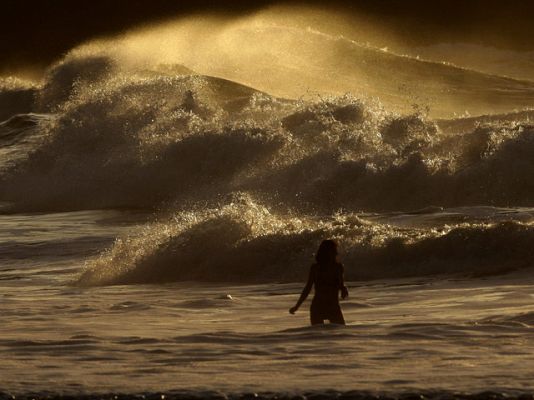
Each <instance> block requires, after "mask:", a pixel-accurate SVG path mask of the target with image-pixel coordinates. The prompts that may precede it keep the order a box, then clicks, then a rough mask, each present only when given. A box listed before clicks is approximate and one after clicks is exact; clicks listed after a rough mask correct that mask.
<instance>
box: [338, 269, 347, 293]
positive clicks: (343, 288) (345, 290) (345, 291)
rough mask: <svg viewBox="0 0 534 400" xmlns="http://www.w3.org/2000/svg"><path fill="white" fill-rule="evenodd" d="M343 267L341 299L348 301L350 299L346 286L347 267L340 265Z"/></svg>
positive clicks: (340, 285)
mask: <svg viewBox="0 0 534 400" xmlns="http://www.w3.org/2000/svg"><path fill="white" fill-rule="evenodd" d="M339 266H340V267H341V270H340V276H339V289H340V290H341V298H342V299H346V298H347V297H349V289H347V287H346V286H345V267H343V264H339Z"/></svg>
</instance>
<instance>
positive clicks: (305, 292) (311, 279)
mask: <svg viewBox="0 0 534 400" xmlns="http://www.w3.org/2000/svg"><path fill="white" fill-rule="evenodd" d="M314 267H315V266H314V265H312V266H311V268H310V273H309V275H308V282H307V283H306V286H304V289H302V293H301V294H300V297H299V299H298V301H297V304H295V306H294V307H291V308H290V309H289V312H290V313H291V314H295V313H296V312H297V310H298V309H299V307H300V306H301V304H302V303H304V300H306V298H307V297H308V295H309V294H310V291H311V289H312V287H313V283H314V282H315V268H314Z"/></svg>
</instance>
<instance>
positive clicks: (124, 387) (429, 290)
mask: <svg viewBox="0 0 534 400" xmlns="http://www.w3.org/2000/svg"><path fill="white" fill-rule="evenodd" d="M375 217H376V216H375ZM144 218H146V216H144V215H139V214H137V215H136V214H132V213H126V212H115V211H90V212H73V213H58V214H36V215H4V216H2V217H0V237H2V239H3V240H5V239H6V238H8V237H9V238H11V240H10V241H9V242H4V243H7V246H2V252H1V254H0V257H1V258H2V266H1V269H0V277H1V279H2V281H1V282H2V285H1V286H0V302H1V308H2V313H1V314H0V354H1V357H2V363H0V377H1V378H0V386H1V387H2V389H4V390H8V391H13V392H25V393H26V392H31V391H36V392H45V391H47V390H51V389H53V390H54V391H59V392H75V393H80V392H91V393H94V392H127V393H135V392H142V391H156V392H157V391H168V390H172V389H180V390H185V389H191V390H196V391H202V390H220V391H223V392H234V393H235V392H238V393H243V392H249V391H259V392H262V391H272V390H276V391H279V392H299V391H300V392H302V391H303V390H307V391H313V390H326V389H336V390H341V391H344V390H353V389H358V390H370V391H373V390H375V391H377V390H379V391H393V392H402V391H409V390H412V391H413V390H416V391H424V390H441V389H443V390H452V391H466V392H470V393H473V392H478V391H484V390H496V391H499V390H500V391H502V390H511V389H516V390H517V389H519V390H527V391H528V390H532V379H531V378H532V366H533V365H534V336H533V335H532V328H533V326H534V312H533V306H532V302H533V299H534V289H533V288H534V286H533V285H532V283H534V282H533V280H534V278H532V277H531V276H530V275H529V274H527V273H524V272H522V273H521V274H520V275H518V274H516V275H508V276H507V277H504V278H503V277H500V278H485V279H484V278H479V279H464V278H458V279H452V278H449V279H440V280H437V279H408V280H396V281H384V280H382V281H372V282H350V283H349V288H350V292H351V296H350V298H349V299H348V300H347V301H345V302H343V303H342V304H343V309H344V312H345V316H346V319H347V321H348V326H346V327H342V326H334V325H330V326H328V325H327V326H324V327H309V326H307V325H308V315H307V310H306V307H305V306H304V307H303V308H302V310H301V311H299V312H298V313H297V315H296V316H291V315H289V314H288V312H287V310H288V308H289V307H290V306H291V305H292V304H293V303H294V301H295V300H296V298H297V295H298V292H299V291H300V289H301V285H300V284H277V283H271V284H259V285H237V286H236V285H227V284H222V283H219V284H205V283H204V284H202V283H194V282H181V283H170V284H165V285H135V286H131V285H130V286H109V287H89V288H82V287H77V286H72V285H71V283H72V282H74V281H75V278H76V276H77V275H78V274H79V273H80V270H81V269H82V268H83V263H84V259H86V258H91V257H92V256H95V255H96V254H97V253H98V251H99V250H101V248H102V247H104V246H107V245H110V243H111V241H112V239H113V237H114V236H115V235H121V234H125V233H126V232H127V231H128V230H130V229H132V228H133V227H134V226H135V225H136V224H140V223H141V222H142V220H143V219H144ZM383 218H386V216H384V217H383ZM395 218H396V219H403V221H406V220H407V219H408V218H409V216H407V215H404V216H401V215H397V216H396V217H395ZM427 218H428V216H427ZM347 268H350V266H347Z"/></svg>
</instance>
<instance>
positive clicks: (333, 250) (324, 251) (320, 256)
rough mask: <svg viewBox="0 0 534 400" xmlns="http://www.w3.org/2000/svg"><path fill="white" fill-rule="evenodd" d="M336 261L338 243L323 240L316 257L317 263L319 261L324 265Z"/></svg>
mask: <svg viewBox="0 0 534 400" xmlns="http://www.w3.org/2000/svg"><path fill="white" fill-rule="evenodd" d="M336 259H337V243H336V242H334V241H333V240H330V239H328V240H323V241H322V242H321V245H320V246H319V249H318V250H317V254H316V255H315V261H317V263H318V264H323V265H324V264H328V263H330V262H333V261H336Z"/></svg>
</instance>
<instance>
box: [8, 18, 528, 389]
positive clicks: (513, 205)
mask: <svg viewBox="0 0 534 400" xmlns="http://www.w3.org/2000/svg"><path fill="white" fill-rule="evenodd" d="M186 27H187V26H186ZM168 29H170V28H169V27H165V28H164V29H163V31H161V30H156V31H155V32H152V31H151V32H148V33H147V32H141V33H136V34H133V35H131V36H129V37H126V38H121V39H120V40H117V41H115V42H113V41H111V42H110V41H102V42H98V43H96V44H95V43H93V44H89V45H86V46H82V47H81V48H78V49H74V50H73V51H72V52H70V53H69V54H67V55H66V56H65V58H64V59H62V60H59V61H58V62H57V63H55V64H53V65H51V66H50V67H49V69H48V70H47V72H46V74H45V77H44V78H43V80H42V81H41V82H25V81H21V80H19V79H15V78H8V79H3V80H2V81H1V85H0V109H1V110H2V114H1V115H2V119H3V121H4V122H1V123H0V305H1V307H0V309H1V312H0V355H1V357H2V363H0V391H2V392H4V393H10V394H16V395H18V396H22V397H24V396H26V397H28V398H29V397H46V396H49V395H50V394H51V393H52V394H65V395H77V396H81V395H95V396H97V395H101V396H104V394H110V393H111V394H113V393H123V394H130V395H137V396H141V394H143V393H144V394H146V395H147V396H148V397H150V396H151V395H155V394H158V393H167V396H171V397H172V396H176V395H177V393H178V394H180V393H181V394H182V395H183V396H193V397H195V396H196V397H197V398H199V397H217V396H219V397H221V396H225V395H229V396H232V395H233V396H237V397H239V396H245V394H247V393H248V394H252V393H259V394H260V397H262V396H263V397H269V396H270V397H273V396H285V395H288V396H289V395H304V396H308V397H313V396H319V395H322V396H325V397H339V396H341V393H344V394H345V396H348V395H349V394H350V395H351V396H353V397H355V396H360V395H361V396H367V395H369V396H371V395H375V396H379V395H383V396H390V397H398V396H408V395H409V394H418V395H424V396H427V397H440V398H447V397H454V396H470V395H473V396H477V395H478V396H479V397H484V396H486V397H487V396H489V394H488V393H490V392H491V393H492V394H493V395H494V396H496V397H499V396H500V397H503V396H505V395H507V396H519V395H527V394H528V393H532V391H533V385H532V371H533V367H534V336H533V335H532V329H533V327H534V309H533V305H532V304H533V300H534V289H533V285H532V284H533V283H534V282H533V281H534V277H533V275H532V271H533V269H532V267H533V264H534V247H533V246H532V243H533V240H534V225H533V221H534V208H533V207H532V206H533V203H532V198H533V195H534V186H533V185H532V182H534V165H533V163H534V161H533V160H534V125H532V124H531V117H532V115H533V114H532V113H533V112H532V111H531V109H530V108H529V107H528V106H529V105H531V104H533V94H532V93H534V83H532V82H529V81H526V80H523V81H520V80H514V79H511V78H502V77H499V76H494V75H488V74H483V73H481V72H477V71H470V70H467V69H462V68H458V67H455V66H451V65H448V64H440V63H431V62H428V61H421V60H418V59H416V58H410V57H407V56H397V55H395V54H392V53H389V52H386V51H384V50H379V49H374V48H372V47H370V46H369V45H366V46H361V45H358V44H357V43H355V42H353V41H349V40H346V39H345V38H333V37H329V36H327V35H326V34H323V33H319V32H317V31H314V30H310V29H304V30H298V29H297V28H294V27H293V28H291V29H289V28H284V27H281V26H276V27H273V26H268V27H262V28H261V29H260V28H257V27H256V28H254V29H252V30H251V29H248V28H247V29H245V28H244V27H243V26H242V25H239V26H237V27H233V28H232V29H231V30H230V31H228V30H226V31H224V32H223V33H224V34H221V35H220V36H218V37H215V39H214V40H215V42H216V43H223V42H221V41H222V40H223V39H224V45H225V46H226V47H224V49H226V53H225V57H226V58H224V57H222V56H221V63H220V64H218V67H217V68H215V69H213V68H211V67H210V66H209V65H207V64H205V63H204V61H203V58H202V57H201V56H199V57H198V58H192V59H190V60H189V61H190V62H189V63H187V62H183V60H179V61H181V63H180V64H177V63H167V64H161V63H152V64H150V63H148V64H147V63H146V62H143V63H139V62H136V63H134V62H131V57H133V56H132V54H133V53H135V55H136V58H135V59H136V60H139V57H141V56H140V54H138V53H136V52H139V51H140V50H139V49H138V48H137V47H136V46H133V44H132V43H137V44H139V43H141V44H143V46H140V45H139V47H141V48H146V46H145V45H146V43H145V42H143V40H145V39H146V40H147V41H149V39H150V40H153V36H154V35H155V36H156V37H159V36H158V35H162V34H166V33H165V32H167V31H168ZM183 29H185V28H183ZM162 32H163V33H162ZM243 32H244V33H243ZM273 32H274V33H273ZM275 34H276V35H278V36H280V37H283V38H284V41H285V42H284V43H285V46H287V48H292V47H295V46H301V45H302V44H303V43H304V44H307V46H309V47H307V49H308V50H307V51H306V52H303V53H302V54H301V58H300V59H299V60H292V59H288V57H289V56H288V54H284V57H283V58H280V59H275V60H274V61H273V62H272V63H271V64H267V65H264V64H261V65H264V67H263V69H259V73H258V71H256V73H253V70H254V68H252V66H253V65H255V66H256V67H257V66H258V65H260V64H258V63H256V64H255V63H254V62H253V61H254V60H255V59H254V57H255V56H258V57H259V55H257V54H256V53H255V52H254V51H252V50H253V49H252V47H251V46H252V44H251V42H252V39H250V43H249V42H243V43H244V44H243V48H244V51H245V53H246V55H247V60H248V61H247V64H246V68H245V66H243V68H242V69H236V68H235V66H234V65H233V64H232V62H237V61H242V59H239V58H237V59H234V58H232V57H231V53H230V52H229V50H228V49H234V47H235V44H234V45H232V43H233V42H232V41H235V40H238V39H239V38H241V37H242V35H247V36H248V35H257V38H265V36H266V35H267V37H271V36H272V35H275ZM139 35H141V36H139ZM143 35H145V36H143ZM213 35H215V34H214V33H213V34H212V36H210V38H212V39H213ZM140 37H141V38H140ZM143 38H144V39H143ZM136 40H137V42H136ZM169 40H170V39H169ZM318 41H319V42H320V41H327V42H328V43H330V44H332V43H335V44H336V46H337V47H335V48H336V49H337V50H336V51H337V52H341V53H343V52H345V53H347V52H348V53H349V54H352V56H351V57H348V58H346V59H345V60H344V63H343V64H339V60H338V59H336V58H335V57H334V55H335V54H330V53H327V54H324V55H323V59H320V60H317V63H316V64H314V66H313V68H310V69H309V70H306V71H307V72H306V73H308V74H312V75H313V74H315V75H313V76H311V77H310V76H307V75H304V77H302V79H307V81H306V84H310V85H312V84H313V82H317V80H316V79H315V78H316V77H317V76H319V75H324V76H326V77H328V79H332V81H336V82H338V83H337V85H341V84H342V83H343V82H345V83H346V92H350V93H339V91H340V89H339V87H338V86H331V85H330V83H331V82H330V83H329V81H328V80H322V81H321V82H320V85H319V86H315V87H314V90H316V91H318V92H321V91H322V90H323V87H326V86H328V87H330V88H331V89H332V90H329V91H326V93H323V94H321V95H317V94H313V93H309V92H308V93H307V94H306V95H304V93H303V96H302V97H300V98H299V97H298V96H292V95H291V94H292V93H295V92H297V91H298V90H301V91H302V90H305V89H303V86H302V85H303V83H302V82H301V81H297V82H295V86H293V87H289V86H287V85H283V84H282V80H279V81H278V80H277V76H279V75H280V74H286V75H287V76H291V74H294V73H295V71H294V70H292V69H291V68H290V66H291V65H292V66H293V67H294V69H295V70H300V71H304V69H303V66H302V65H301V64H299V63H304V64H305V63H307V62H309V60H310V59H308V58H306V57H311V55H312V53H313V52H312V47H313V46H315V45H316V44H317V42H318ZM118 45H120V46H122V47H120V46H119V48H120V49H122V50H121V51H117V47H116V46H118ZM182 45H183V43H182ZM279 45H280V43H278V44H276V46H279ZM276 46H275V47H273V48H270V49H269V51H271V52H272V54H274V55H276V54H280V53H281V50H280V49H279V48H277V47H276ZM208 50H210V51H212V50H213V49H211V48H209V49H204V48H203V49H202V51H203V52H205V51H208ZM341 50H343V51H341ZM218 51H221V50H220V48H219V50H218ZM351 52H353V53H354V54H364V55H366V57H367V58H365V60H364V61H365V63H363V64H362V61H361V60H360V59H359V58H358V57H356V56H354V54H353V53H351ZM334 53H335V52H334ZM148 55H151V53H150V52H148ZM147 57H148V56H147ZM262 57H263V56H262ZM166 60H167V59H166ZM236 60H237V61H236ZM261 60H263V58H261V59H260V58H258V60H257V61H261ZM358 60H359V61H358ZM371 60H372V61H373V62H375V63H376V65H378V66H380V68H386V67H387V68H386V69H387V70H391V71H394V70H396V69H402V71H403V72H402V74H403V75H402V76H399V77H397V79H401V80H403V81H405V82H407V83H409V82H411V81H412V80H417V77H418V76H424V77H425V81H428V82H434V84H432V85H431V84H427V85H426V86H424V87H425V88H428V90H429V95H431V97H432V101H431V102H429V103H425V102H424V101H423V103H421V104H419V105H417V106H415V107H413V108H411V107H410V106H408V107H407V106H406V102H407V99H409V98H410V96H411V95H410V94H409V93H408V94H406V91H403V90H400V89H399V88H396V87H395V85H394V83H392V82H393V80H394V79H393V78H392V77H388V79H384V80H380V82H378V80H379V76H378V75H380V74H378V73H377V72H375V75H372V74H371V69H372V68H371V69H369V67H365V68H364V66H365V65H367V64H366V63H369V62H371ZM167 61H168V60H167ZM172 61H176V60H174V59H173V60H172ZM186 61H187V60H186ZM263 61H264V60H263ZM326 61H328V62H326ZM336 63H337V64H336ZM350 63H353V64H354V67H355V68H356V67H358V68H359V70H358V71H360V73H361V74H364V73H366V74H367V75H366V82H368V83H367V84H368V85H371V83H372V80H373V79H375V80H377V81H376V82H375V83H374V84H372V85H371V86H372V87H373V90H367V91H366V86H365V85H362V83H361V82H360V81H358V82H356V78H355V77H354V76H353V78H354V79H353V80H350V79H348V80H346V81H343V80H340V77H343V76H349V75H350V73H351V72H350V71H351V68H349V67H350V65H352V64H350ZM358 63H360V64H358ZM336 65H338V68H337V69H336ZM385 66H386V67H385ZM271 67H272V68H271ZM210 68H211V69H210ZM366 68H367V69H366ZM326 72H328V73H329V74H330V75H328V74H326ZM276 74H278V75H276ZM355 76H356V75H355ZM267 77H269V79H270V80H269V79H267ZM312 78H313V79H312ZM460 78H461V79H460ZM286 80H287V79H286ZM458 81H461V82H463V85H461V88H462V90H463V91H461V90H459V89H458V85H457V82H458ZM273 82H274V83H273ZM339 82H341V83H339ZM369 82H371V83H369ZM329 85H330V86H329ZM283 88H286V89H287V92H284V91H283V90H282V89H283ZM414 90H415V89H414ZM418 90H419V89H418ZM440 96H441V97H440ZM451 98H454V102H452V101H451ZM412 99H415V97H412ZM440 101H441V104H442V105H443V107H441V108H439V107H438V108H437V109H436V107H437V105H438V104H440ZM474 104H475V105H476V107H474V106H473V105H474ZM429 107H430V108H429ZM465 107H473V108H472V109H471V110H472V112H478V114H480V115H479V116H469V117H467V116H463V117H458V115H459V114H464V111H465ZM325 238H333V239H335V240H337V241H338V242H339V245H340V257H341V260H342V262H343V263H344V265H345V271H346V272H345V274H346V280H347V282H348V286H349V290H350V297H349V298H348V299H347V300H346V301H343V302H342V308H343V311H344V313H345V318H346V320H347V322H348V324H347V326H335V325H325V326H321V327H310V326H308V325H309V323H308V313H307V304H309V303H306V305H305V306H303V307H302V309H301V310H300V311H299V312H298V313H297V314H296V315H294V316H292V315H290V314H289V313H288V309H289V308H290V307H291V306H292V305H293V304H294V302H295V301H296V299H297V298H298V294H299V292H300V290H301V289H302V286H303V283H304V280H305V279H306V276H307V272H308V269H309V266H310V265H311V263H312V261H313V254H314V252H315V250H316V248H317V246H318V244H319V243H320V242H321V240H322V239H325ZM351 393H352V394H351ZM480 393H482V394H480ZM484 393H486V395H484ZM2 396H4V395H2ZM158 396H159V395H158ZM5 397H6V398H7V397H9V396H8V395H7V394H6V395H5ZM159 398H161V397H159Z"/></svg>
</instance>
